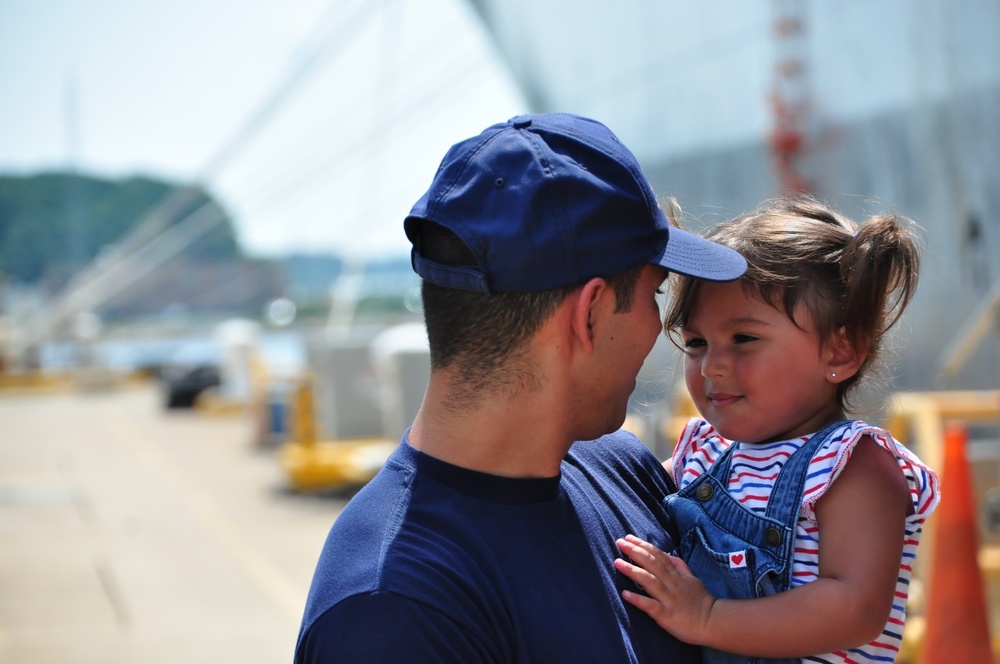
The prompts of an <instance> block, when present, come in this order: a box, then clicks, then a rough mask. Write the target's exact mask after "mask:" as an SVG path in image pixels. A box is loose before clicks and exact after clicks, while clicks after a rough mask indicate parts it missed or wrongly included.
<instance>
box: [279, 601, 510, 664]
mask: <svg viewBox="0 0 1000 664" xmlns="http://www.w3.org/2000/svg"><path fill="white" fill-rule="evenodd" d="M467 627H468V626H465V627H464V628H463V627H462V626H460V625H458V624H457V623H455V622H454V621H453V620H451V619H449V618H447V617H446V616H444V615H443V614H441V613H440V612H438V611H435V610H434V609H432V608H429V607H427V606H426V605H424V604H421V603H419V602H416V601H414V600H412V599H409V598H407V597H403V596H400V595H396V594H394V593H386V592H377V593H365V594H361V595H355V596H353V597H349V598H347V599H345V600H343V601H341V602H339V603H338V604H336V605H335V606H333V607H332V608H330V609H328V610H327V611H326V612H324V613H323V614H322V615H321V616H319V617H318V618H317V619H316V621H315V622H313V624H312V625H310V626H309V628H308V629H307V630H306V632H305V633H304V634H303V635H302V637H301V638H300V639H299V645H298V647H297V648H296V653H295V664H327V663H333V662H337V663H338V664H352V663H355V662H356V663H357V664H362V663H364V664H370V662H414V663H417V664H420V663H423V662H444V663H448V662H454V663H455V664H458V663H460V662H487V661H492V660H493V659H494V658H493V657H492V656H491V655H490V654H489V653H488V652H486V650H487V649H486V648H484V647H483V644H481V643H476V642H475V641H474V639H473V638H472V637H471V636H470V633H469V632H468V630H467Z"/></svg>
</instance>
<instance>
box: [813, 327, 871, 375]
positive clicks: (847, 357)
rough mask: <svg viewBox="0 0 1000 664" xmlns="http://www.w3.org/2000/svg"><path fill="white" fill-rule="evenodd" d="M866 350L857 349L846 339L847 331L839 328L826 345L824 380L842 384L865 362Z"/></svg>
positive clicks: (856, 346)
mask: <svg viewBox="0 0 1000 664" xmlns="http://www.w3.org/2000/svg"><path fill="white" fill-rule="evenodd" d="M867 354H868V352H867V348H859V347H858V345H856V344H854V343H853V342H852V341H851V339H848V337H847V330H846V329H845V328H844V327H843V326H841V327H839V328H837V331H836V332H834V334H833V337H831V338H830V340H829V341H828V342H827V344H826V348H825V349H824V357H825V361H826V379H827V380H828V381H830V382H831V383H834V384H836V383H842V382H843V381H845V380H847V379H848V378H850V377H852V376H854V374H856V373H858V369H860V368H861V365H862V364H863V363H864V361H865V357H866V356H867Z"/></svg>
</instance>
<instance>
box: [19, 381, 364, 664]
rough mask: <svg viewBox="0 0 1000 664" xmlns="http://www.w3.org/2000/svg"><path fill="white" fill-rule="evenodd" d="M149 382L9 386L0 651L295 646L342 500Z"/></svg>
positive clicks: (234, 421)
mask: <svg viewBox="0 0 1000 664" xmlns="http://www.w3.org/2000/svg"><path fill="white" fill-rule="evenodd" d="M253 433H254V432H253V427H252V423H251V422H250V420H249V418H248V417H245V416H237V417H233V416H228V417H220V416H209V415H205V414H204V413H199V412H197V411H166V410H164V409H163V408H162V406H161V401H160V397H159V395H158V393H157V392H156V390H155V389H154V387H153V386H152V385H147V386H140V387H132V388H128V389H118V390H114V391H109V392H96V393H82V392H62V393H47V394H46V393H38V394H10V393H7V394H4V393H0V664H29V663H30V664H78V663H80V664H82V663H85V662H86V663H89V662H94V663H101V664H133V663H139V662H141V663H143V664H157V663H161V662H162V663H167V662H169V663H171V664H174V663H177V662H184V663H185V664H198V663H201V662H205V663H208V662H212V663H213V664H214V663H218V662H239V663H241V664H255V663H260V664H273V663H276V662H289V661H291V657H292V651H293V648H294V643H295V638H296V634H297V631H298V625H299V618H300V616H301V613H302V608H303V605H304V602H305V596H306V592H307V590H308V586H309V581H310V578H311V575H312V570H313V566H314V564H315V561H316V557H317V556H318V554H319V550H320V547H321V545H322V542H323V540H324V538H325V537H326V533H327V531H328V530H329V527H330V525H331V524H332V523H333V521H334V519H335V518H336V516H337V515H338V514H339V512H340V510H341V508H342V507H343V505H344V502H345V501H344V500H342V499H336V498H329V497H324V498H320V497H307V496H295V495H291V494H289V493H288V492H287V491H285V490H284V488H283V487H284V480H283V478H282V475H281V469H280V467H279V465H278V463H277V461H276V458H275V453H274V451H273V450H261V449H258V448H256V447H255V446H254V444H253Z"/></svg>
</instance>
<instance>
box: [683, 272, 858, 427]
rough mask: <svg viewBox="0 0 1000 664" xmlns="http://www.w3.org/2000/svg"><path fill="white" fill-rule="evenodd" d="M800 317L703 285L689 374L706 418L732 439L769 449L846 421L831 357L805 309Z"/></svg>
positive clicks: (730, 289)
mask: <svg viewBox="0 0 1000 664" xmlns="http://www.w3.org/2000/svg"><path fill="white" fill-rule="evenodd" d="M795 318H796V320H797V321H798V322H799V324H800V325H801V326H802V327H803V328H805V330H802V329H800V328H799V327H797V326H796V325H795V323H793V322H792V321H791V320H789V319H788V316H786V315H785V314H784V312H783V311H779V310H778V309H776V308H775V307H773V306H771V305H770V304H768V303H766V302H764V301H762V300H760V299H757V298H753V297H748V296H747V295H746V294H744V292H743V287H742V286H741V284H740V282H738V281H735V282H726V283H713V282H703V283H701V284H700V285H699V287H698V291H697V294H696V295H695V298H694V300H693V302H692V307H691V310H690V313H689V317H688V323H687V325H686V326H685V327H684V329H682V330H681V337H682V339H683V342H684V348H685V353H686V356H685V359H684V375H685V380H686V382H687V387H688V390H689V391H690V393H691V397H692V399H694V403H695V405H696V406H697V407H698V411H699V412H700V413H701V414H702V417H704V418H705V419H706V420H708V421H709V422H710V423H711V424H712V425H713V426H714V427H715V428H716V429H717V430H718V431H719V433H720V434H721V435H722V436H723V437H725V438H728V439H730V440H738V441H742V442H748V443H763V442H771V441H777V440H788V439H790V438H795V437H797V436H802V435H805V434H810V433H814V432H815V431H817V430H819V429H820V428H822V427H823V426H824V425H826V424H828V423H829V422H831V421H833V420H835V419H837V418H838V417H840V416H841V413H840V406H839V402H838V401H837V397H836V387H837V386H836V383H835V382H833V381H834V380H835V379H832V378H831V376H830V372H831V371H836V369H835V368H831V364H830V361H831V357H830V353H829V352H826V351H824V350H823V349H822V348H820V343H819V337H818V335H817V334H816V333H815V332H814V331H813V326H812V320H811V317H810V316H809V314H808V311H806V310H805V309H804V308H803V307H800V308H799V309H798V310H796V312H795Z"/></svg>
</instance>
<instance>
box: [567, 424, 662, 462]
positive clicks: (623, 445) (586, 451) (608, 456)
mask: <svg viewBox="0 0 1000 664" xmlns="http://www.w3.org/2000/svg"><path fill="white" fill-rule="evenodd" d="M567 458H572V459H577V460H579V461H580V462H581V463H587V464H590V463H600V464H602V465H603V464H606V463H609V462H624V463H629V464H635V463H637V464H642V465H645V464H649V463H652V464H654V465H658V464H659V461H657V459H656V456H655V455H654V454H653V452H652V450H650V449H649V448H648V447H646V445H645V443H643V442H642V441H641V440H639V439H638V438H637V437H636V436H635V434H633V433H631V432H630V431H626V430H625V429H619V430H618V431H615V432H613V433H609V434H607V435H605V436H601V437H600V438H595V439H594V440H579V441H577V442H575V443H573V446H572V447H570V450H569V454H568V455H567Z"/></svg>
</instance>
